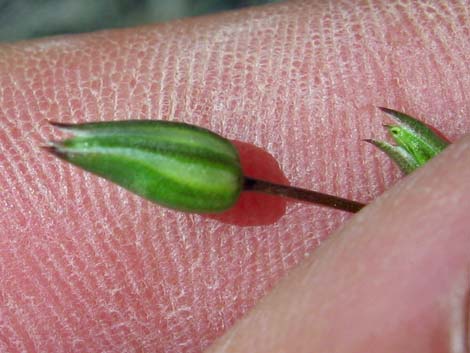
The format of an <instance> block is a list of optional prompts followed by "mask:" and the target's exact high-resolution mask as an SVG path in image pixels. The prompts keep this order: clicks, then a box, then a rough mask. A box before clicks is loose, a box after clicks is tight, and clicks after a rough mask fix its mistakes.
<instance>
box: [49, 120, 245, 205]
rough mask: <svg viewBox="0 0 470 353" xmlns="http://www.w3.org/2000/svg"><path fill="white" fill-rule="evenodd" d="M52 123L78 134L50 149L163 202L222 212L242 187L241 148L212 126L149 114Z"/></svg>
mask: <svg viewBox="0 0 470 353" xmlns="http://www.w3.org/2000/svg"><path fill="white" fill-rule="evenodd" d="M52 125H54V126H57V127H59V128H62V129H64V130H66V131H68V132H70V133H72V134H73V135H74V137H72V138H69V139H66V140H64V141H60V142H54V143H52V144H51V145H50V147H48V150H49V151H51V152H52V153H54V154H55V155H57V156H58V157H60V158H62V159H64V160H66V161H68V162H70V163H72V164H74V165H76V166H79V167H81V168H83V169H85V170H87V171H90V172H92V173H94V174H97V175H99V176H102V177H104V178H106V179H108V180H111V181H113V182H115V183H116V184H119V185H121V186H123V187H124V188H126V189H128V190H130V191H132V192H134V193H136V194H138V195H140V196H142V197H145V198H146V199H148V200H150V201H153V202H156V203H158V204H161V205H163V206H166V207H169V208H173V209H177V210H181V211H188V212H197V213H213V212H221V211H224V210H227V209H229V208H230V207H232V206H233V205H234V204H235V202H236V201H237V199H238V197H239V195H240V192H241V190H242V185H243V174H242V169H241V166H240V161H239V156H238V152H237V150H236V149H235V147H234V146H233V145H232V143H231V142H229V141H228V140H227V139H224V138H222V137H221V136H219V135H217V134H215V133H213V132H211V131H209V130H206V129H203V128H200V127H196V126H193V125H188V124H184V123H178V122H168V121H150V120H129V121H114V122H96V123H85V124H76V125H74V124H58V123H52Z"/></svg>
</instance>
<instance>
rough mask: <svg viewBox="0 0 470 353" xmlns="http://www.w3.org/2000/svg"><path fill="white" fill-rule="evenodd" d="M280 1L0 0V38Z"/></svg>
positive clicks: (131, 23) (74, 30) (121, 24)
mask: <svg viewBox="0 0 470 353" xmlns="http://www.w3.org/2000/svg"><path fill="white" fill-rule="evenodd" d="M279 1H280V0H170V1H168V0H0V41H2V42H5V41H15V40H20V39H28V38H36V37H43V36H48V35H53V34H63V33H78V32H89V31H95V30H99V29H104V28H116V27H129V26H135V25H139V24H146V23H152V22H161V21H167V20H171V19H174V18H180V17H186V16H196V15H203V14H207V13H211V12H217V11H224V10H230V9H236V8H240V7H246V6H254V5H262V4H266V3H273V2H279Z"/></svg>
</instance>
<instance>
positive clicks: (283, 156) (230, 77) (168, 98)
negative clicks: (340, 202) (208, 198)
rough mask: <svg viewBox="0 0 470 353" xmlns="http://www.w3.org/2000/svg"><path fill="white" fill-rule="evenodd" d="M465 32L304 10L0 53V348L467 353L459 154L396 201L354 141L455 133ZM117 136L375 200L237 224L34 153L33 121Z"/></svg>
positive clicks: (414, 21)
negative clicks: (213, 144) (139, 133)
mask: <svg viewBox="0 0 470 353" xmlns="http://www.w3.org/2000/svg"><path fill="white" fill-rule="evenodd" d="M468 18H469V16H468V3H466V2H458V1H453V2H445V3H444V2H439V1H434V2H432V1H431V2H429V3H427V4H421V3H417V2H409V3H406V2H400V3H398V2H385V1H384V2H380V1H373V2H359V1H357V2H347V1H345V2H323V1H318V2H310V1H306V2H300V1H299V2H290V3H283V4H278V5H274V6H267V7H259V8H252V9H248V10H242V11H237V12H230V13H225V14H217V15H213V16H207V17H201V18H194V19H185V20H180V21H175V22H171V23H168V24H161V25H152V26H147V27H141V28H134V29H126V30H116V31H105V32H99V33H95V34H83V35H77V36H64V37H55V38H47V39H41V40H36V41H29V42H21V43H17V44H3V45H2V46H1V48H0V122H1V123H0V124H1V127H2V128H1V129H0V150H1V151H2V153H1V154H0V190H1V193H2V195H1V197H0V229H1V231H0V270H1V273H2V275H1V280H0V293H1V295H0V303H1V305H0V322H1V324H0V350H5V351H11V352H15V351H31V352H35V351H37V352H44V351H49V352H54V351H56V352H63V351H85V352H86V351H90V352H96V351H111V352H112V351H115V352H122V351H126V352H132V351H136V352H137V351H152V352H154V351H157V352H201V351H203V350H205V349H208V347H209V346H211V344H212V343H214V342H215V340H216V339H218V341H217V342H216V343H215V346H213V347H212V348H210V349H212V351H214V352H215V351H222V352H223V351H225V352H237V351H240V352H241V351H243V352H247V351H250V352H311V351H320V352H321V351H328V352H363V351H365V350H364V349H365V347H370V346H371V345H372V346H373V347H374V351H375V352H391V351H393V352H410V351H412V352H418V353H419V352H433V351H435V352H465V350H464V349H465V346H464V343H462V342H464V340H465V338H464V337H463V333H464V332H466V331H468V330H466V329H465V324H464V323H465V322H466V321H465V320H466V317H467V316H466V313H467V312H468V311H467V309H466V304H465V303H466V300H465V298H466V297H467V290H468V279H469V276H468V268H469V266H468V265H469V258H470V256H469V255H470V254H469V251H468V249H470V247H469V244H468V241H469V240H468V229H469V224H468V223H469V222H470V220H469V219H468V217H467V216H466V215H467V213H468V212H465V210H468V209H469V206H470V205H469V204H468V203H469V201H468V200H470V198H469V192H470V190H469V188H468V180H469V179H468V177H469V176H470V175H469V174H470V172H469V167H468V166H469V165H470V164H469V162H470V161H469V155H470V153H469V151H468V149H469V147H468V145H469V141H468V139H466V140H465V139H464V140H462V141H461V142H460V143H459V144H457V145H455V146H452V147H451V149H449V151H446V152H444V154H443V155H442V156H440V157H438V159H436V160H435V161H432V162H431V163H430V164H429V166H426V167H425V168H423V169H422V170H421V171H419V172H417V173H416V175H412V176H410V177H408V178H406V179H404V181H403V182H401V183H400V184H399V186H398V187H397V188H391V187H392V185H393V184H395V183H396V182H397V181H398V179H399V178H400V177H401V174H400V172H399V171H398V170H397V168H396V167H395V166H394V165H393V164H392V163H391V161H389V160H387V159H386V158H385V157H384V155H383V154H382V153H380V152H379V151H377V150H376V149H374V147H373V146H371V145H369V144H366V143H364V142H362V141H361V140H362V139H365V138H370V137H374V138H381V137H382V138H385V131H383V130H382V123H384V122H387V121H386V118H385V116H384V115H383V113H381V112H380V111H379V110H378V109H377V108H376V107H377V106H385V107H390V108H394V109H397V110H400V111H404V112H406V113H408V114H410V115H411V116H414V117H416V118H419V119H422V120H424V121H426V122H427V123H430V124H431V125H433V126H435V127H436V128H437V129H439V130H442V131H443V132H445V134H446V135H447V136H448V137H449V138H450V139H451V140H452V141H455V140H456V139H458V138H459V137H461V136H462V134H463V133H464V132H466V131H470V118H469V116H470V104H469V103H468V102H469V99H468V98H469V97H468V92H470V75H469V69H468V60H466V58H468V57H469V55H470V45H469V44H468V43H470V41H469V39H470V38H469V37H470V33H469V31H468V30H467V28H469V23H468V22H469V20H468ZM131 118H134V119H135V118H145V119H155V118H172V119H173V118H174V119H176V120H179V121H185V122H188V123H192V124H197V125H201V126H204V127H206V128H209V129H211V130H213V131H215V132H217V133H220V134H221V135H223V136H226V137H227V138H230V139H234V140H239V141H246V142H249V143H251V144H254V145H256V146H258V147H261V148H263V149H265V150H267V151H268V152H269V153H270V154H271V155H272V156H273V157H274V158H275V159H276V160H277V161H278V163H279V165H280V168H281V169H282V171H283V173H284V174H285V176H286V177H287V179H288V180H289V182H290V183H291V184H292V185H296V186H299V187H305V188H309V189H315V190H318V191H322V192H327V193H329V194H334V195H338V196H341V197H347V198H351V199H354V200H360V201H364V202H369V201H371V200H373V199H375V198H376V197H378V196H379V195H380V194H381V193H382V192H384V191H385V190H386V189H389V188H391V190H390V193H388V194H387V195H386V196H385V197H384V198H381V199H379V200H378V201H377V202H375V203H373V204H372V205H371V207H370V208H369V207H368V208H366V209H365V210H364V212H361V213H359V214H358V215H357V216H356V217H351V216H350V215H348V214H345V213H343V212H340V211H335V210H330V209H324V208H319V207H315V206H309V205H305V204H301V203H291V202H288V203H287V205H286V214H285V215H284V216H283V217H281V218H279V219H278V220H277V221H276V222H275V223H272V224H267V225H263V226H255V227H240V226H236V225H232V224H226V223H221V222H218V221H217V220H214V219H209V218H203V217H200V216H197V215H187V214H183V213H179V212H175V211H170V210H165V209H163V208H160V207H158V206H155V205H154V204H151V203H149V202H147V201H145V200H142V199H141V198H139V197H137V196H134V195H131V194H130V193H128V192H126V191H124V190H123V189H120V188H118V187H116V186H115V185H112V184H110V183H107V182H105V181H104V180H101V179H99V178H96V177H94V176H92V175H89V174H86V173H84V172H81V171H79V170H77V169H74V168H73V167H70V166H69V165H66V164H65V163H61V162H59V161H57V160H56V159H54V158H51V157H50V156H48V155H47V154H45V153H42V152H41V151H40V150H39V149H38V148H37V146H39V145H41V144H42V143H43V142H44V141H47V140H50V139H55V138H60V137H61V135H59V134H57V133H56V132H55V131H53V130H52V129H51V128H50V127H48V124H47V119H50V120H54V121H61V122H79V121H80V122H83V121H98V120H111V119H131ZM384 120H385V121H384ZM381 133H383V136H380V134H381ZM348 220H350V222H346V221H348ZM342 225H344V226H343V227H342V228H341V230H339V231H337V230H338V229H339V228H340V226H342ZM335 231H336V232H335ZM329 235H330V238H329V239H328V240H326V242H325V243H323V244H322V245H321V246H320V247H319V248H318V249H317V247H318V245H319V243H321V242H322V241H324V240H325V239H326V237H327V236H329ZM305 258H307V259H305ZM296 266H298V267H296ZM294 268H295V269H294ZM273 288H274V289H273ZM268 293H269V294H268ZM261 298H263V299H261ZM260 300H261V301H260ZM253 308H254V309H253ZM248 312H250V313H249V314H248V315H247V316H245V314H246V313H248ZM244 316H245V319H243V320H242V321H239V320H240V319H241V318H242V317H244ZM236 322H238V324H236V326H235V329H234V330H233V331H230V329H231V328H232V327H233V325H234V324H235V323H236ZM224 333H226V336H223V337H222V338H220V337H221V336H222V335H223V334H224Z"/></svg>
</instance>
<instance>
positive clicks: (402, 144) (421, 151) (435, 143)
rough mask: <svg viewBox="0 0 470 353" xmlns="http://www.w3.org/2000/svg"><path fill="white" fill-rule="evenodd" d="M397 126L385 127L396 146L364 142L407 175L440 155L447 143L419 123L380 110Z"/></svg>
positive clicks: (406, 117)
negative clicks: (395, 121) (377, 149)
mask: <svg viewBox="0 0 470 353" xmlns="http://www.w3.org/2000/svg"><path fill="white" fill-rule="evenodd" d="M380 109H381V110H382V111H383V112H385V113H386V114H389V115H390V116H391V117H393V118H394V119H395V120H397V121H398V122H399V123H400V124H399V125H385V127H386V128H387V130H388V132H389V133H390V135H391V136H392V137H393V139H394V140H395V142H396V143H397V145H396V146H393V145H391V144H389V143H387V142H385V141H376V140H366V141H367V142H370V143H372V144H373V145H374V146H376V147H378V148H379V149H380V150H382V151H383V152H385V153H386V154H387V155H388V156H389V157H390V158H391V159H392V160H393V161H394V162H395V163H396V164H397V165H398V166H399V167H400V169H401V170H402V171H403V172H404V173H405V174H409V173H411V172H412V171H414V170H415V169H417V168H419V167H420V166H422V165H424V164H425V163H427V162H428V161H429V160H430V159H431V158H433V157H435V156H436V155H437V154H439V153H441V152H442V151H443V150H444V148H446V147H447V146H448V145H449V142H448V141H447V140H445V139H444V138H443V137H441V136H439V135H438V134H437V133H435V132H434V131H433V130H432V129H431V128H429V127H428V126H427V125H426V124H424V123H422V122H421V121H419V120H417V119H415V118H412V117H411V116H409V115H406V114H404V113H401V112H398V111H396V110H392V109H388V108H380Z"/></svg>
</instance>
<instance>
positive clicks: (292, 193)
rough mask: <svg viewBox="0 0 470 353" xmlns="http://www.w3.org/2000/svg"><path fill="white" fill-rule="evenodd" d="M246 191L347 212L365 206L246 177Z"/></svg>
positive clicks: (353, 211)
mask: <svg viewBox="0 0 470 353" xmlns="http://www.w3.org/2000/svg"><path fill="white" fill-rule="evenodd" d="M243 189H244V190H245V191H258V192H264V193H266V194H271V195H279V196H285V197H289V198H292V199H297V200H301V201H306V202H311V203H315V204H318V205H322V206H327V207H332V208H336V209H338V210H343V211H347V212H352V213H355V212H358V211H359V210H360V209H361V208H363V207H364V206H365V204H363V203H360V202H356V201H352V200H348V199H343V198H341V197H337V196H333V195H328V194H323V193H321V192H316V191H312V190H307V189H301V188H296V187H293V186H287V185H280V184H274V183H271V182H269V181H265V180H259V179H252V178H249V177H245V182H244V185H243Z"/></svg>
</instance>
